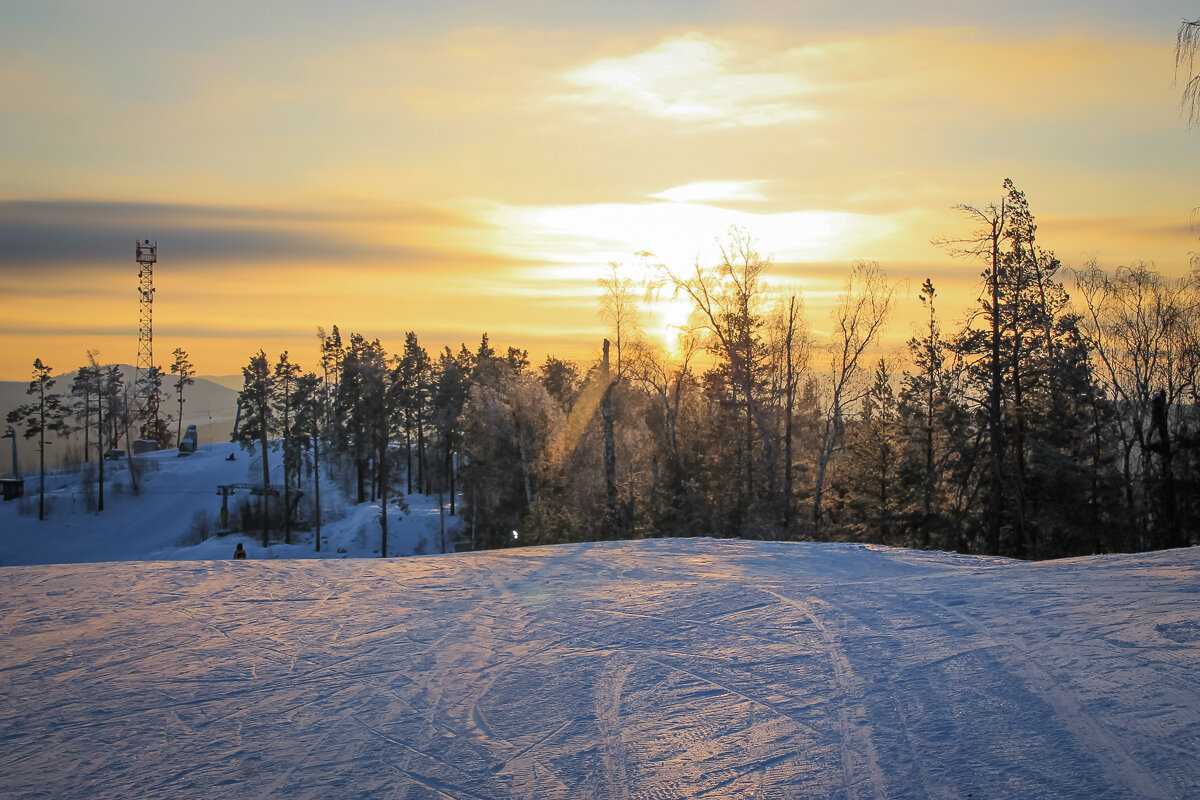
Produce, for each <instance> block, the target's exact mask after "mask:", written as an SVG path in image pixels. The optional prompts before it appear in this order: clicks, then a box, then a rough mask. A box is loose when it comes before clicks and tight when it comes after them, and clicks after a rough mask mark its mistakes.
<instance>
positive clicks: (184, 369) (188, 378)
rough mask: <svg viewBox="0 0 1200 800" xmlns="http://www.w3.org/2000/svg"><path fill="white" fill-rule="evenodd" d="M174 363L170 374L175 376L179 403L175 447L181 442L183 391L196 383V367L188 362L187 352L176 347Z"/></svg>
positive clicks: (176, 394) (176, 395)
mask: <svg viewBox="0 0 1200 800" xmlns="http://www.w3.org/2000/svg"><path fill="white" fill-rule="evenodd" d="M172 355H174V356H175V361H174V362H173V363H172V364H171V374H172V375H175V376H177V377H176V379H175V383H174V388H175V397H176V399H178V401H179V422H178V425H177V427H176V432H175V434H176V435H175V443H176V444H175V446H176V447H178V446H179V445H180V444H181V443H182V442H183V403H184V399H183V390H184V389H185V388H187V387H188V386H191V385H192V384H194V383H195V382H196V366H195V365H194V364H193V363H192V362H191V361H189V360H188V354H187V351H185V350H184V349H183V348H182V347H176V348H175V352H174V353H172Z"/></svg>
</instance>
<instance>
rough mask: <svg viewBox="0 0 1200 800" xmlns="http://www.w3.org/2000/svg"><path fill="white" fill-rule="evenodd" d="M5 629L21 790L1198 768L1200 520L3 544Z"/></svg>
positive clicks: (31, 793)
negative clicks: (258, 544) (855, 538)
mask: <svg viewBox="0 0 1200 800" xmlns="http://www.w3.org/2000/svg"><path fill="white" fill-rule="evenodd" d="M351 524H353V523H351ZM0 626H2V628H3V642H4V647H3V648H0V675H3V676H4V678H3V681H2V682H0V698H2V700H0V741H3V743H4V747H3V748H2V749H0V795H2V796H4V797H11V798H32V797H56V798H85V797H86V798H129V797H165V798H180V797H210V798H226V797H228V798H239V800H240V799H241V798H246V797H289V798H329V797H355V798H375V797H379V798H383V797H410V798H435V797H441V798H445V797H453V798H590V797H623V798H624V797H628V798H682V797H708V798H722V797H729V798H733V797H789V798H859V800H867V798H955V799H958V798H966V797H968V796H971V797H974V798H988V799H989V800H995V798H1014V800H1015V799H1017V798H1020V799H1021V800H1025V798H1079V799H1080V800H1096V798H1183V797H1196V796H1197V795H1198V793H1200V757H1198V756H1200V636H1197V630H1198V629H1200V549H1195V548H1193V549H1190V550H1178V551H1171V552H1165V553H1156V554H1148V555H1137V556H1109V557H1098V558H1090V559H1073V560H1071V561H1065V562H1051V563H1039V564H1026V563H1021V562H1013V561H1004V560H999V559H981V558H973V557H967V556H958V555H953V554H941V553H917V552H910V551H901V550H888V549H884V548H867V547H862V546H852V545H821V544H800V543H795V544H791V543H752V542H744V541H736V540H732V541H713V540H652V541H643V542H621V543H604V544H585V545H564V546H559V547H549V548H528V549H513V550H507V551H499V552H491V553H476V554H469V555H448V556H433V557H429V558H408V559H399V560H394V559H387V560H385V559H358V560H344V561H342V560H331V561H298V560H274V561H268V560H260V559H255V558H253V557H252V558H251V559H250V560H248V561H245V562H235V561H231V560H229V559H228V558H227V557H226V558H223V559H222V560H220V561H210V562H206V561H193V562H187V563H181V562H173V563H168V562H144V563H122V564H68V565H55V566H30V567H4V568H0Z"/></svg>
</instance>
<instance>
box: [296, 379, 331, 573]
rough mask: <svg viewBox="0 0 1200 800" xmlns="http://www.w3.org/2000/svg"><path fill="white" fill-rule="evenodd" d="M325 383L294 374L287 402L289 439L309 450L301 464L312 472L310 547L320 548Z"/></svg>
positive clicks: (317, 550) (319, 549)
mask: <svg viewBox="0 0 1200 800" xmlns="http://www.w3.org/2000/svg"><path fill="white" fill-rule="evenodd" d="M324 393H325V384H324V383H323V382H322V380H321V379H320V378H318V377H317V376H316V374H315V373H312V372H309V373H306V374H304V375H300V376H297V378H296V381H295V388H293V389H292V396H291V401H290V405H291V408H292V410H293V414H294V421H293V425H292V440H293V441H294V442H295V444H296V446H297V447H299V448H303V449H307V450H310V451H311V452H312V457H311V459H307V460H305V467H307V469H308V471H309V472H310V473H311V474H312V476H313V513H314V515H315V520H314V524H315V534H314V537H313V538H314V542H315V544H314V549H315V550H316V552H318V553H319V552H321V436H322V433H323V431H322V426H323V424H324V419H325V398H324Z"/></svg>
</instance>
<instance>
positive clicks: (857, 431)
mask: <svg viewBox="0 0 1200 800" xmlns="http://www.w3.org/2000/svg"><path fill="white" fill-rule="evenodd" d="M961 210H962V212H963V213H964V215H965V217H966V218H967V219H968V220H970V228H969V230H968V232H967V233H966V234H965V235H963V236H961V237H951V238H946V239H942V240H938V242H937V243H938V244H940V245H941V246H943V247H945V248H946V249H947V250H948V251H949V252H951V253H953V254H955V255H956V256H961V257H963V258H964V259H968V260H970V261H972V262H974V263H977V264H978V265H979V266H980V268H981V278H982V280H981V282H980V290H979V295H978V298H977V302H976V303H975V304H974V306H973V307H972V308H971V309H968V315H967V319H966V321H965V322H964V323H961V324H960V325H959V326H958V327H957V329H953V330H949V329H947V328H946V327H945V323H944V314H943V310H942V309H941V308H939V306H938V294H937V290H936V287H935V286H934V285H933V283H932V282H931V281H929V280H926V281H925V282H924V285H923V286H922V287H921V291H920V294H919V302H920V303H921V304H922V309H923V315H922V320H923V321H922V323H921V324H920V325H919V331H918V332H916V333H915V334H914V335H913V336H912V338H911V339H909V340H908V342H907V346H906V348H905V350H906V353H904V354H903V355H901V356H894V357H885V358H879V357H878V355H877V354H878V353H879V352H880V350H881V343H880V338H881V336H882V333H883V330H884V326H885V324H886V322H887V319H888V317H889V316H890V315H891V313H892V311H893V309H894V304H895V302H896V298H895V292H894V286H892V285H891V284H889V282H888V280H887V277H886V276H885V274H884V272H883V270H882V269H881V268H880V267H879V266H878V265H877V264H874V263H867V262H860V263H857V264H855V265H854V266H853V268H852V269H851V271H850V273H849V275H848V277H847V279H846V282H845V285H844V288H843V291H842V293H841V295H840V296H839V298H838V300H837V303H836V306H835V309H834V311H833V313H832V314H831V318H830V321H829V325H828V326H827V327H828V330H829V333H828V334H827V335H820V336H818V335H817V334H816V333H815V332H814V331H813V329H812V328H811V327H810V326H809V324H808V322H807V320H806V318H805V314H804V304H803V298H802V297H801V296H800V294H799V293H798V292H797V291H784V290H779V289H777V288H772V286H771V284H770V283H769V282H768V280H767V273H768V271H769V269H770V267H771V263H770V259H769V258H765V257H763V256H761V255H760V254H759V253H757V252H756V250H755V248H754V245H753V242H752V241H751V240H750V239H749V238H748V237H747V236H746V235H745V234H743V233H741V232H739V231H736V230H735V231H732V232H731V234H730V236H729V238H728V239H727V241H726V242H725V243H724V245H723V247H722V248H721V251H720V254H719V257H718V258H717V259H715V261H716V263H714V264H712V265H709V266H703V265H697V266H695V267H694V268H693V269H691V270H690V271H687V272H677V271H674V270H672V269H670V268H668V267H665V266H664V267H662V268H661V270H660V275H661V281H660V282H658V283H657V284H655V285H654V286H651V287H649V289H650V291H652V292H658V293H670V294H673V295H674V296H676V297H679V298H684V299H686V300H688V301H689V302H690V303H691V305H692V307H693V312H692V316H691V320H690V323H689V325H688V326H687V327H686V329H685V330H683V331H681V332H680V337H679V340H678V342H677V344H676V345H675V346H674V347H673V348H671V349H670V350H669V351H668V350H666V349H664V348H662V347H660V346H656V345H655V344H654V343H653V342H651V341H650V340H649V339H648V338H647V337H646V336H645V335H644V334H643V332H642V330H641V327H640V324H639V315H640V311H641V308H640V306H641V305H642V300H643V298H644V297H645V290H646V287H637V286H635V285H634V284H633V283H632V281H630V280H629V279H627V278H623V277H622V275H621V272H620V270H619V268H618V267H615V266H614V268H613V269H612V271H611V272H610V274H609V275H608V276H607V277H606V278H605V279H603V280H602V281H601V282H600V288H601V301H600V308H599V310H600V314H601V316H602V318H603V319H604V321H605V324H606V326H607V328H608V333H607V339H606V340H605V342H604V348H603V355H602V356H600V357H599V358H597V359H596V360H595V361H594V362H593V363H585V364H579V363H573V362H570V361H567V360H563V359H559V358H556V357H554V356H550V357H547V358H546V359H545V361H544V362H543V363H541V364H540V365H536V366H535V365H533V364H531V363H530V360H529V358H528V354H527V351H524V350H521V349H518V348H515V347H508V348H507V349H506V350H504V351H503V352H498V351H497V350H496V349H494V348H493V346H492V344H491V343H490V342H489V339H488V337H487V335H486V334H485V335H484V336H483V337H482V339H481V341H480V342H479V343H478V345H476V346H474V347H467V346H466V345H462V346H460V347H459V348H458V349H457V350H454V349H451V348H444V349H443V350H442V351H441V352H440V353H437V354H436V355H430V354H429V353H428V352H427V351H426V350H425V348H424V347H422V346H421V344H420V342H419V341H418V338H417V336H416V335H415V334H414V333H409V334H408V335H407V336H406V339H405V342H404V346H403V348H402V350H401V351H400V352H398V353H392V354H390V355H389V351H388V350H387V349H386V348H385V347H384V346H383V344H382V343H381V342H380V341H378V340H368V339H367V338H366V337H364V336H363V335H361V334H358V333H352V334H350V335H349V336H348V337H345V338H343V335H342V333H341V332H340V331H339V329H338V327H337V326H334V327H333V328H332V329H331V331H330V332H329V333H326V332H325V331H323V330H322V331H320V332H319V337H320V344H321V350H320V352H321V362H320V365H319V370H317V371H311V372H308V373H303V372H302V371H301V370H300V368H299V367H298V366H296V365H295V364H293V363H292V362H291V361H290V359H289V357H288V354H287V353H284V354H282V356H281V357H280V358H279V359H278V362H277V363H275V364H274V365H272V364H271V363H269V361H268V359H267V356H266V355H265V353H263V352H262V351H260V352H259V353H258V354H257V355H255V356H254V357H253V358H251V359H250V362H249V364H248V365H247V367H246V368H245V369H244V374H245V386H244V388H243V391H242V393H241V404H242V408H243V412H242V421H241V426H240V428H239V430H238V437H239V438H240V439H242V440H243V441H244V442H245V443H247V444H248V445H250V444H251V443H254V444H253V446H254V447H256V448H260V449H266V448H267V447H272V446H276V444H275V442H276V441H277V442H278V446H280V447H282V448H283V453H284V459H283V470H284V476H283V480H282V484H281V486H282V492H283V493H284V494H285V495H286V494H288V493H290V492H291V491H292V489H295V490H297V491H299V490H300V487H301V485H302V482H306V481H312V483H311V486H312V487H313V489H319V481H318V480H315V479H316V478H317V477H318V476H319V470H320V469H321V468H322V465H324V468H325V469H331V470H334V471H336V472H339V473H341V474H343V475H348V476H350V477H349V479H348V480H349V482H350V485H351V486H352V490H353V493H354V494H356V496H357V499H358V500H359V501H364V500H368V499H382V500H383V501H384V503H385V505H386V504H387V503H389V502H393V501H394V500H393V498H397V497H398V496H399V495H401V494H403V493H405V492H407V493H413V492H419V493H423V494H435V493H439V492H441V493H443V495H444V498H445V500H446V501H447V502H448V503H449V504H450V513H452V514H456V515H461V517H462V520H461V525H462V527H463V529H464V530H466V531H467V532H469V535H470V539H471V541H472V543H473V544H474V546H475V547H478V548H494V547H505V546H513V545H523V544H544V543H555V542H567V541H580V540H595V539H614V538H626V537H648V536H716V537H734V536H738V537H745V538H754V539H813V540H841V541H858V542H870V543H878V544H886V545H898V546H909V547H920V548H939V549H953V550H958V551H961V552H974V553H989V554H995V555H1007V556H1015V557H1020V558H1051V557H1059V556H1068V555H1076V554H1086V553H1096V552H1109V551H1137V550H1146V549H1157V548H1165V547H1175V546H1183V545H1187V544H1190V543H1196V542H1198V541H1200V533H1198V525H1197V521H1198V519H1200V491H1198V489H1200V483H1198V481H1200V455H1198V450H1197V443H1198V441H1200V437H1198V435H1197V428H1198V424H1200V419H1198V418H1197V414H1198V410H1200V404H1198V402H1197V400H1198V398H1197V374H1198V371H1200V345H1198V334H1200V278H1198V277H1197V275H1195V274H1193V275H1190V276H1188V277H1186V278H1184V279H1180V280H1168V279H1167V278H1165V277H1164V276H1162V275H1161V274H1159V273H1158V272H1156V271H1155V270H1154V269H1153V268H1152V267H1151V266H1149V265H1146V264H1131V265H1129V266H1125V267H1121V268H1119V269H1117V270H1116V271H1115V272H1111V273H1109V272H1105V271H1103V270H1101V269H1100V268H1099V267H1097V266H1095V265H1094V264H1093V265H1085V266H1084V268H1082V269H1079V270H1074V271H1071V273H1072V274H1073V277H1072V284H1073V285H1072V292H1073V293H1074V294H1075V300H1074V301H1072V300H1071V298H1070V297H1069V294H1068V289H1067V286H1066V284H1065V280H1066V279H1067V277H1068V271H1067V270H1064V269H1063V268H1062V265H1061V264H1060V262H1059V260H1058V259H1057V258H1056V257H1055V256H1054V254H1053V252H1051V251H1050V250H1048V249H1046V248H1045V247H1043V245H1042V244H1041V243H1040V240H1039V239H1038V231H1037V226H1036V224H1035V220H1034V216H1033V214H1032V213H1031V211H1030V208H1029V204H1028V202H1027V201H1026V198H1025V197H1024V195H1023V194H1022V193H1021V192H1020V191H1018V190H1017V189H1016V188H1015V187H1014V186H1013V185H1012V183H1011V182H1007V181H1006V182H1005V184H1004V194H1003V196H1002V197H1001V199H1000V200H999V201H998V202H996V203H994V204H990V205H987V206H985V207H979V208H976V207H970V206H963V207H961ZM823 327H824V326H823ZM262 480H263V485H264V486H266V487H270V486H271V477H270V475H269V473H268V468H267V464H266V462H265V459H264V463H263V476H262ZM289 487H290V488H289ZM459 498H461V499H462V501H463V502H462V507H461V508H460V507H458V505H457V501H458V499H459ZM284 507H285V508H287V509H290V508H291V505H290V501H288V500H287V499H286V497H285V502H284ZM319 508H320V503H319V499H318V502H317V509H318V514H319ZM289 513H290V512H289ZM382 522H383V523H384V528H383V536H384V539H385V541H384V542H383V547H382V548H381V551H380V552H386V535H387V532H386V520H383V521H382ZM317 524H318V525H319V516H318V520H317ZM285 536H288V537H290V519H289V520H285ZM317 538H318V541H319V536H318V537H317Z"/></svg>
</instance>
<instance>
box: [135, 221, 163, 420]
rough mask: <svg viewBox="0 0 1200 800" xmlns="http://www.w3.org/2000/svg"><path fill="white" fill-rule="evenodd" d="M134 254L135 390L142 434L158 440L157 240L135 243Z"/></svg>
mask: <svg viewBox="0 0 1200 800" xmlns="http://www.w3.org/2000/svg"><path fill="white" fill-rule="evenodd" d="M135 245H136V246H135V250H134V255H135V258H136V259H137V265H138V294H139V295H140V297H139V300H138V357H137V366H136V368H135V371H134V379H133V387H134V389H133V391H134V398H135V400H134V402H135V403H136V405H137V411H138V416H140V417H141V419H142V436H143V438H146V439H158V438H160V437H159V433H161V431H160V428H161V427H162V426H161V425H160V423H159V419H158V387H157V386H156V385H155V383H156V381H155V380H154V377H155V376H154V372H155V367H154V325H153V314H154V264H155V262H156V261H158V240H157V239H156V240H155V241H154V242H151V241H150V240H149V239H146V240H145V241H141V242H135Z"/></svg>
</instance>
